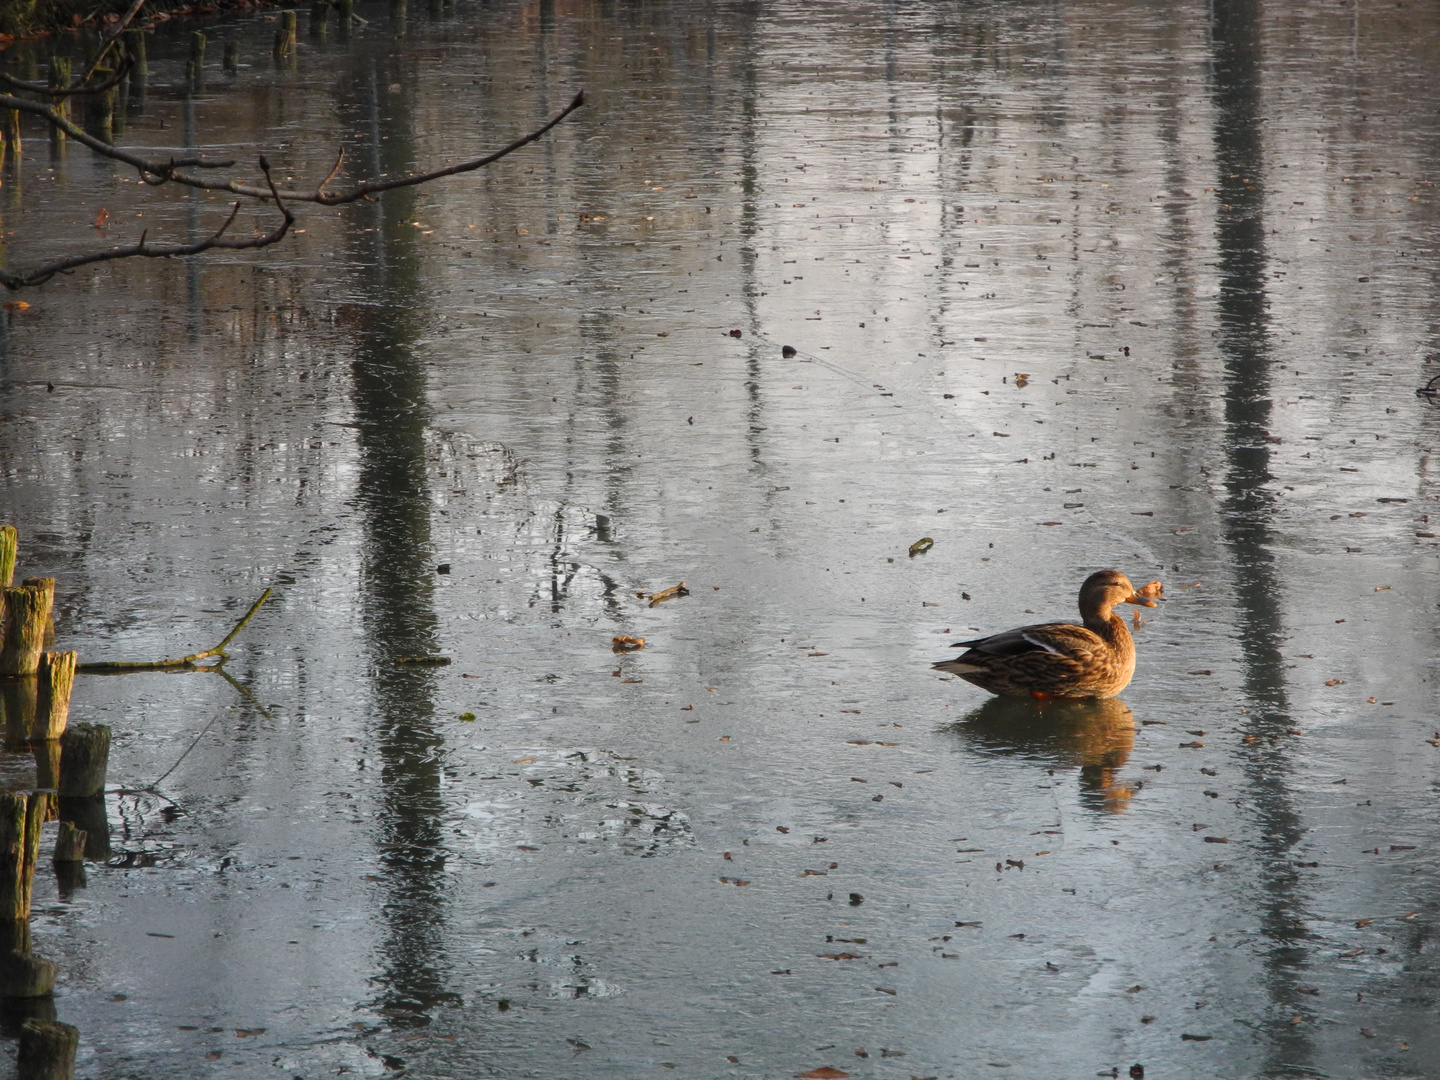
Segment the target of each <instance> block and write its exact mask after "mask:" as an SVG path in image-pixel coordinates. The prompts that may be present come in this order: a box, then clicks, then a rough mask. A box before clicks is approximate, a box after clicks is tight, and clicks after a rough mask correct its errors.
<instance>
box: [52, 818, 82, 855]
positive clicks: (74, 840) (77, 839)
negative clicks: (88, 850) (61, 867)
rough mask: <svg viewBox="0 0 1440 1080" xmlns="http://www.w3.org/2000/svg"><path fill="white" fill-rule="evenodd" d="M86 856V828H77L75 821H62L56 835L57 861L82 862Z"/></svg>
mask: <svg viewBox="0 0 1440 1080" xmlns="http://www.w3.org/2000/svg"><path fill="white" fill-rule="evenodd" d="M84 858H85V830H84V829H79V828H76V826H75V823H74V822H73V821H62V822H61V823H60V832H59V833H58V834H57V835H56V837H55V855H54V860H55V862H57V863H66V862H69V863H73V862H82V861H83V860H84Z"/></svg>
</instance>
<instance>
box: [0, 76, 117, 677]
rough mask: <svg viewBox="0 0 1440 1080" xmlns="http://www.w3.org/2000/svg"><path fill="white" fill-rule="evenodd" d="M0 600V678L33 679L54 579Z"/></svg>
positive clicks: (1, 593)
mask: <svg viewBox="0 0 1440 1080" xmlns="http://www.w3.org/2000/svg"><path fill="white" fill-rule="evenodd" d="M97 96H98V95H97ZM0 598H3V601H4V605H5V612H4V617H3V619H0V676H12V675H34V674H35V672H36V671H37V670H38V669H39V667H40V653H41V651H42V650H43V649H44V648H45V634H46V631H47V630H48V631H49V632H50V633H52V634H53V633H54V628H53V624H52V622H51V613H52V611H53V609H54V607H55V579H54V578H27V579H26V581H25V584H23V585H21V586H19V587H18V588H15V587H11V588H5V589H0Z"/></svg>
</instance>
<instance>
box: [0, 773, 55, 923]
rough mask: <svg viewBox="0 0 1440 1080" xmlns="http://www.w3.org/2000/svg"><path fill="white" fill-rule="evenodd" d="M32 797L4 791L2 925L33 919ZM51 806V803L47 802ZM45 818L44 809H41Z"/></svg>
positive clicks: (0, 805)
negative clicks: (31, 915) (31, 917)
mask: <svg viewBox="0 0 1440 1080" xmlns="http://www.w3.org/2000/svg"><path fill="white" fill-rule="evenodd" d="M30 801H31V800H30V796H28V795H26V794H24V793H23V792H19V791H0V924H3V923H10V922H24V921H25V920H26V919H28V918H29V917H30V887H31V883H32V882H33V880H34V877H35V864H34V862H33V861H32V860H33V856H32V854H31V850H30V848H31V845H30V834H31V818H32V817H37V818H38V817H39V815H32V813H31V812H30V811H31V806H30ZM45 801H46V803H47V805H48V802H49V800H48V799H47V800H45ZM39 809H40V810H41V812H42V814H43V810H44V808H43V807H41V808H39ZM33 824H34V836H35V854H38V853H39V849H40V821H39V820H35V821H34V823H33Z"/></svg>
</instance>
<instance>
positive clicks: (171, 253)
mask: <svg viewBox="0 0 1440 1080" xmlns="http://www.w3.org/2000/svg"><path fill="white" fill-rule="evenodd" d="M134 10H138V7H137V8H132V12H133V11H134ZM9 81H10V83H11V84H12V85H13V84H14V80H9ZM22 85H24V87H25V89H27V90H29V89H33V88H32V87H30V86H29V85H28V84H22ZM107 85H108V84H107ZM92 89H93V88H92ZM584 104H585V91H583V90H581V91H580V92H579V93H578V94H576V95H575V97H574V98H573V99H572V100H571V102H570V104H569V105H567V106H565V108H563V109H561V110H560V112H558V113H556V114H555V116H553V117H551V118H550V119H549V120H548V121H546V122H545V124H543V125H542V126H541V127H538V128H536V129H535V130H534V131H532V132H530V133H529V134H528V135H524V136H521V137H520V138H518V139H516V140H515V141H514V142H512V143H510V144H509V145H507V146H504V147H501V148H500V149H499V150H496V151H495V152H494V153H490V154H486V155H485V156H484V157H479V158H475V159H473V160H471V161H462V162H460V163H459V164H456V165H447V166H445V167H444V168H441V169H432V170H430V171H429V172H423V173H411V174H409V175H407V176H398V177H394V178H392V179H388V180H367V181H362V182H360V183H357V184H354V185H352V186H350V187H348V188H345V189H342V190H340V191H327V190H326V188H327V187H328V185H329V184H330V181H331V180H333V179H334V178H335V175H336V174H337V173H338V172H339V171H340V166H341V164H342V163H343V161H344V160H345V153H344V151H343V150H341V152H340V154H339V155H338V156H337V158H336V160H335V167H334V168H332V169H331V170H330V172H329V174H328V175H327V176H326V177H325V179H324V180H322V181H321V182H320V184H319V185H317V186H316V187H315V188H314V189H312V190H305V191H299V190H294V189H286V190H283V191H282V190H280V189H278V188H276V186H275V182H274V180H273V179H272V178H271V176H270V166H269V164H268V163H267V162H266V160H265V157H264V155H263V154H262V155H261V156H260V171H261V172H263V173H264V174H265V186H264V187H260V186H257V185H255V184H244V183H241V182H239V181H238V180H221V179H218V178H216V179H211V178H209V177H206V176H202V175H198V174H196V173H193V172H187V171H185V170H187V169H224V168H230V167H231V166H233V165H234V164H235V162H234V160H233V159H229V160H221V159H214V158H208V157H205V156H204V155H203V154H199V155H189V156H185V157H175V156H171V157H169V158H165V159H160V158H149V157H145V156H143V155H142V154H138V153H136V152H134V151H132V150H126V149H124V148H122V147H118V146H114V145H112V144H111V143H108V142H106V141H105V140H104V139H100V138H97V137H96V136H94V135H91V134H90V133H89V132H87V131H85V130H83V129H82V128H80V127H78V126H76V125H75V124H73V123H72V122H71V121H70V120H69V119H68V118H67V117H64V116H62V115H60V114H59V113H58V112H57V111H56V110H55V109H54V108H53V107H52V106H49V105H46V104H43V103H41V102H37V101H30V100H28V99H26V98H22V97H16V96H15V95H13V94H0V109H15V110H18V111H20V112H24V113H29V114H31V115H33V116H39V117H41V118H43V119H44V120H45V121H46V122H47V123H49V124H50V125H51V126H52V127H54V128H56V129H57V130H59V131H63V132H64V133H65V134H66V135H67V136H69V137H70V138H71V139H74V140H75V141H76V142H78V143H80V144H81V145H83V146H86V147H88V148H89V149H91V150H93V151H94V152H95V153H97V154H99V155H101V156H102V157H107V158H110V159H111V160H113V161H119V162H122V163H123V164H126V165H129V166H131V167H132V168H134V169H135V170H136V171H137V172H138V173H139V174H140V179H141V180H143V181H144V182H145V183H146V184H149V185H151V186H152V187H159V186H160V185H162V184H179V185H181V186H183V187H190V188H197V189H199V190H202V191H226V192H229V193H230V194H232V195H241V196H244V197H246V198H251V199H256V200H258V201H261V202H272V201H273V202H274V203H275V205H276V208H277V209H278V210H279V211H280V213H281V215H282V216H283V218H284V220H283V221H282V222H281V223H280V224H279V225H277V226H276V227H275V228H274V229H273V230H271V231H270V232H268V233H265V234H263V235H261V236H255V237H250V238H247V239H244V240H235V239H230V238H229V237H226V236H225V231H226V229H228V228H229V227H230V223H231V222H233V221H234V220H235V215H236V214H237V213H238V212H239V210H240V204H239V203H238V202H237V203H236V204H235V207H234V209H233V210H232V211H231V213H230V217H229V218H228V219H227V220H226V221H225V224H223V225H222V226H220V228H219V229H218V230H216V232H215V233H213V234H212V235H211V236H210V237H209V238H208V239H206V240H201V241H198V242H196V243H193V244H149V243H147V241H146V239H145V234H143V233H142V234H141V236H140V239H139V241H138V242H136V243H134V244H131V245H128V246H125V247H118V248H110V249H107V250H105V251H97V252H91V253H88V254H85V255H73V256H70V257H68V258H65V259H58V260H56V261H54V262H51V263H47V264H45V265H44V266H40V267H37V268H35V269H33V270H28V271H24V272H17V271H11V270H6V269H4V268H0V285H4V286H5V288H7V289H12V290H14V289H21V288H24V287H26V286H29V285H43V284H44V283H45V282H47V281H49V280H50V279H51V278H52V277H54V276H55V275H56V274H59V273H63V272H65V271H68V270H74V269H75V268H76V267H80V266H87V265H89V264H91V263H97V262H108V261H109V260H112V259H129V258H136V257H143V258H174V257H176V256H181V255H198V254H199V253H201V252H203V251H209V250H210V249H211V248H259V247H266V246H268V245H270V244H274V243H278V242H279V241H280V240H282V239H284V237H285V235H286V233H288V232H289V230H290V226H291V225H293V224H294V221H295V218H294V216H293V215H292V214H291V212H290V211H289V209H287V208H286V206H285V203H286V202H292V203H293V202H309V203H318V204H319V205H321V206H339V205H342V204H344V203H352V202H358V201H359V200H361V199H368V198H369V197H370V196H372V195H377V194H379V193H381V192H384V191H393V190H395V189H397V188H404V187H414V186H416V185H418V184H428V183H430V182H431V181H432V180H439V179H441V178H442V177H446V176H455V175H458V174H459V173H467V172H473V171H475V170H476V169H483V168H484V167H485V166H487V165H491V164H493V163H494V162H496V161H499V160H500V159H501V158H503V157H506V156H507V155H509V154H513V153H514V152H515V151H516V150H519V149H520V148H521V147H524V146H528V145H529V144H530V143H533V142H535V141H536V140H538V139H540V138H542V137H543V136H544V135H545V134H546V133H547V132H548V131H549V130H550V129H551V128H553V127H555V125H557V124H558V123H560V121H562V120H564V119H565V118H566V117H567V116H569V115H570V114H571V113H572V112H574V111H575V110H576V109H578V108H580V106H582V105H584Z"/></svg>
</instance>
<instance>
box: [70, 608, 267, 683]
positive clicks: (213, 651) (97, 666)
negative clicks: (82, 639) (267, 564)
mask: <svg viewBox="0 0 1440 1080" xmlns="http://www.w3.org/2000/svg"><path fill="white" fill-rule="evenodd" d="M269 599H270V590H269V589H266V590H265V591H264V592H263V593H261V594H260V599H259V600H256V601H255V603H253V604H251V605H250V610H249V611H247V612H246V613H245V617H244V618H243V619H241V620H240V621H239V622H238V623H236V624H235V627H234V629H232V630H231V631H230V633H228V634H226V635H225V638H224V640H223V641H221V642H220V644H219V645H216V646H215V647H214V648H210V649H206V650H205V651H204V652H197V653H191V654H190V655H189V656H181V657H178V658H176V659H174V660H141V661H135V662H131V661H127V660H103V661H100V662H98V663H90V664H80V665H78V667H77V670H79V671H90V672H106V671H110V672H116V671H159V670H162V669H164V668H178V667H195V666H196V661H198V660H205V659H207V658H208V657H211V656H218V657H220V662H221V663H222V664H223V663H224V662H225V661H226V660H227V659H228V655H227V654H226V652H225V646H226V645H229V644H230V642H232V641H234V640H235V635H236V634H238V633H240V631H241V630H243V629H244V628H245V624H246V623H248V622H249V621H250V618H251V616H253V615H254V614H255V612H257V611H259V610H260V605H261V604H263V603H265V601H266V600H269Z"/></svg>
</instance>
